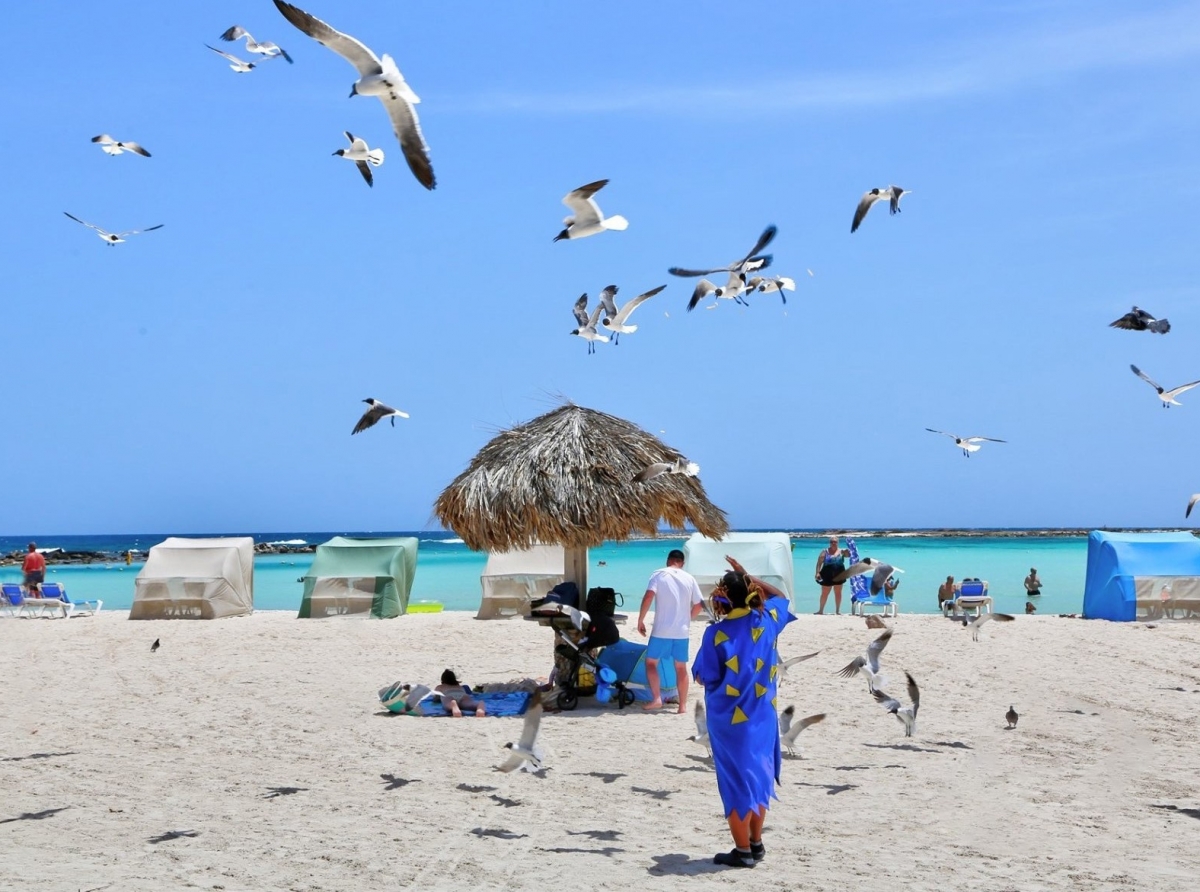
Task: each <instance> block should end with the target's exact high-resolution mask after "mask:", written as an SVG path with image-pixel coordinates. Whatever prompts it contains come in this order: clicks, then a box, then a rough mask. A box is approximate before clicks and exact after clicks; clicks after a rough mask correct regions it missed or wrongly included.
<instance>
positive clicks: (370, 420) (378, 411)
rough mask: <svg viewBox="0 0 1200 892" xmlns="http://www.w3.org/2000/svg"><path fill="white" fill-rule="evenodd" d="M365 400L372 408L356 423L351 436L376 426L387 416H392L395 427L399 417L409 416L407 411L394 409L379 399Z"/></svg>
mask: <svg viewBox="0 0 1200 892" xmlns="http://www.w3.org/2000/svg"><path fill="white" fill-rule="evenodd" d="M363 402H364V403H366V404H367V405H369V406H370V407H371V408H369V409H367V411H366V412H364V413H363V417H362V418H360V419H358V424H356V425H354V430H352V431H350V435H351V436H353V435H354V434H357V433H361V432H362V431H365V430H366V429H367V428H369V427H374V426H375V425H376V424H378V423H379V422H380V421H382V420H383V419H385V418H390V419H391V420H392V427H395V426H396V418H397V417H399V418H407V417H408V413H407V412H401V411H400V410H399V409H393V408H392V407H391V406H385V405H384V404H383V403H381V402H379V400H375V399H371V398H370V397H368V398H367V399H365V400H363Z"/></svg>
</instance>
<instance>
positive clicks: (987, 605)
mask: <svg viewBox="0 0 1200 892" xmlns="http://www.w3.org/2000/svg"><path fill="white" fill-rule="evenodd" d="M985 610H986V611H987V612H988V613H991V612H992V598H991V596H990V595H989V594H988V584H987V582H986V580H980V579H964V580H963V581H962V582H961V583H959V585H958V591H957V593H956V594H955V596H954V600H953V601H943V602H942V613H944V614H946V615H947V616H949V615H950V612H951V611H952V612H953V614H954V615H955V616H961V615H962V614H964V613H968V612H972V611H973V612H974V614H975V615H976V616H978V615H979V614H980V613H982V612H984V611H985Z"/></svg>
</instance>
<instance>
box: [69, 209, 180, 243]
mask: <svg viewBox="0 0 1200 892" xmlns="http://www.w3.org/2000/svg"><path fill="white" fill-rule="evenodd" d="M63 213H64V214H67V212H66V211H63ZM67 216H68V217H70V218H71V219H72V220H74V221H75V222H76V223H82V224H83V225H84V226H86V227H87V228H88V229H94V230H96V234H97V235H98V236H100V238H102V239H104V241H105V242H106V243H107V244H108V246H109V247H110V248H111V247H112V246H113V245H119V244H121V243H122V242H124V241H125V236H127V235H141V234H142V233H143V232H153V231H154V230H156V229H162V228H163V224H162V223H159V224H158V225H157V226H147V227H146V228H145V229H126V230H125V231H124V232H107V231H105V230H103V229H101V228H100V227H99V226H97V225H96V224H94V223H89V222H88V221H87V220H80V219H79V218H78V217H76V216H75V215H74V214H67Z"/></svg>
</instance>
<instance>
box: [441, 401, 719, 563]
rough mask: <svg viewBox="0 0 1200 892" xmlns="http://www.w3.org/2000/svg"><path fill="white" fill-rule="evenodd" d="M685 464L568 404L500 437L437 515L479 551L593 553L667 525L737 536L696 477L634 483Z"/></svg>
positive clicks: (447, 494)
mask: <svg viewBox="0 0 1200 892" xmlns="http://www.w3.org/2000/svg"><path fill="white" fill-rule="evenodd" d="M682 457H683V456H682V455H681V454H680V453H679V452H678V451H677V450H675V449H672V448H670V447H669V446H667V445H665V444H664V443H662V442H661V441H660V440H659V439H658V438H657V437H654V436H652V435H650V434H648V433H647V432H646V431H644V430H642V429H641V428H639V427H638V426H637V425H634V424H631V423H629V422H628V421H625V420H623V419H621V418H617V417H616V416H613V415H607V414H605V413H603V412H597V411H595V410H593V409H585V408H583V407H581V406H575V405H570V404H568V405H565V406H562V407H560V408H558V409H555V410H554V411H553V412H548V413H546V414H545V415H541V416H539V417H537V418H535V419H533V420H532V421H529V422H526V423H525V424H522V425H518V426H517V427H514V428H512V429H511V430H507V431H504V432H502V433H500V434H498V435H497V436H496V437H495V438H494V439H492V441H491V442H490V443H488V444H487V445H486V446H484V447H483V449H481V450H480V451H479V454H478V455H476V456H475V458H474V460H472V462H471V464H470V466H468V467H467V469H466V470H465V471H463V472H462V473H461V474H459V475H458V477H457V478H455V480H454V482H453V483H451V484H450V485H449V486H447V487H446V489H445V490H444V491H443V492H442V494H441V495H440V496H438V500H437V502H436V503H435V505H434V513H435V514H436V515H437V517H438V519H439V520H441V522H442V525H443V526H445V527H447V528H449V529H452V530H454V532H455V533H457V534H458V535H459V536H461V537H462V539H463V541H464V542H465V543H466V544H467V546H468V547H470V548H473V549H475V550H477V551H511V550H514V549H520V548H528V547H530V546H531V545H534V544H536V543H538V542H541V543H545V544H549V545H564V546H566V547H568V548H589V547H592V546H595V545H599V544H601V543H602V542H604V541H605V540H609V539H617V540H620V539H628V538H630V537H631V536H633V535H635V534H638V533H643V534H646V535H651V536H652V535H654V534H656V533H657V532H658V528H659V523H660V521H665V522H666V523H667V525H668V526H670V527H672V528H674V529H683V528H684V527H685V526H687V525H691V526H694V527H695V528H696V529H697V530H698V531H699V532H701V533H703V534H704V535H705V536H709V537H711V538H714V539H719V538H721V537H722V536H724V535H725V533H726V532H727V531H728V530H729V523H728V521H727V520H726V519H725V512H724V511H722V510H721V509H720V508H718V507H716V506H715V505H713V503H712V502H710V501H709V500H708V496H706V495H705V493H704V487H703V486H702V485H701V484H700V481H699V480H698V479H697V478H695V477H685V476H683V475H679V474H663V475H662V476H660V477H657V478H655V479H654V480H651V481H649V482H647V483H634V482H633V478H634V476H635V475H636V474H637V473H638V472H639V471H641V470H642V469H643V468H645V467H646V466H647V465H650V464H653V463H654V462H663V461H675V460H676V459H679V458H682Z"/></svg>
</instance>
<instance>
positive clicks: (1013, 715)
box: [1004, 706, 1020, 728]
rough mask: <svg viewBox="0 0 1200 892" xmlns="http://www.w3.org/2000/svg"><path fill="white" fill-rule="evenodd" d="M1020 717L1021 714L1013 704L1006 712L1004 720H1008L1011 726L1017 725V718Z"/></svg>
mask: <svg viewBox="0 0 1200 892" xmlns="http://www.w3.org/2000/svg"><path fill="white" fill-rule="evenodd" d="M1019 718H1020V716H1019V715H1017V711H1016V710H1015V709H1013V708H1012V706H1009V707H1008V712H1006V713H1004V720H1005V721H1006V722H1008V727H1009V728H1015V727H1017V719H1019Z"/></svg>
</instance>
